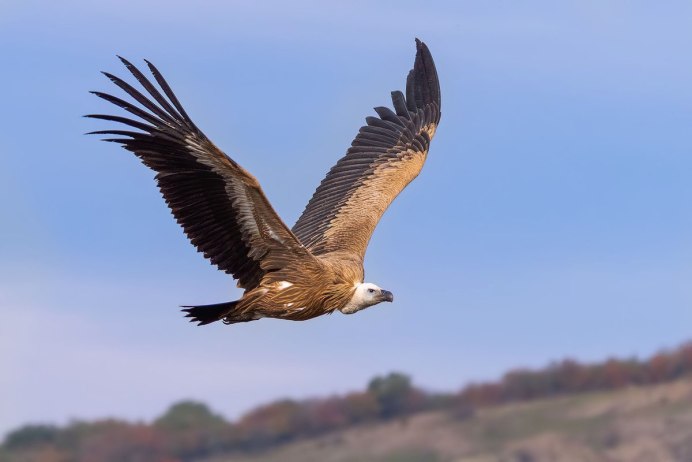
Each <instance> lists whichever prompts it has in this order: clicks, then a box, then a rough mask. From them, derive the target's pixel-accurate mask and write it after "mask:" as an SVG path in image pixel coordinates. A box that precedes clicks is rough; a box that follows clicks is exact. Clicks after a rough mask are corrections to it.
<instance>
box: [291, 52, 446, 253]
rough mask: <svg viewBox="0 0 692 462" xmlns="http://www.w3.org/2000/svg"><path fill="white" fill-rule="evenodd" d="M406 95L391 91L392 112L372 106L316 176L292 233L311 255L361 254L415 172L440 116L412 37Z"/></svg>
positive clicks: (424, 56) (428, 66)
mask: <svg viewBox="0 0 692 462" xmlns="http://www.w3.org/2000/svg"><path fill="white" fill-rule="evenodd" d="M416 49H417V52H416V60H415V63H414V66H413V69H412V70H411V71H410V72H409V74H408V76H407V79H406V96H404V93H402V92H400V91H394V92H392V105H393V107H394V111H392V110H391V109H390V108H387V107H376V108H375V112H376V113H377V115H378V116H379V117H373V116H369V117H367V118H366V119H365V122H366V125H365V126H363V127H362V128H361V129H360V130H359V132H358V135H357V136H356V138H355V139H354V140H353V143H352V144H351V147H350V148H349V149H348V151H347V153H346V155H345V156H344V157H342V158H341V159H340V160H339V161H338V162H337V163H336V165H334V167H332V169H331V170H330V171H329V173H327V176H326V177H325V178H324V180H322V183H321V184H320V185H319V187H318V188H317V190H316V191H315V193H314V195H313V196H312V198H311V199H310V202H308V205H307V207H306V208H305V211H304V212H303V214H302V215H301V217H300V218H299V219H298V221H297V222H296V224H295V225H294V226H293V232H294V234H295V235H296V236H297V237H298V239H300V241H301V242H302V243H303V244H304V245H305V246H306V247H307V248H308V249H309V250H310V251H311V252H312V253H313V254H315V255H320V254H325V253H329V252H349V253H351V254H355V255H356V256H357V257H359V258H360V259H363V258H364V256H365V250H366V248H367V245H368V242H369V240H370V237H371V235H372V233H373V231H374V229H375V227H376V226H377V223H378V222H379V220H380V217H381V216H382V214H383V213H384V212H385V210H386V209H387V207H388V206H389V204H390V203H391V202H392V201H393V200H394V198H396V196H397V195H398V194H399V193H400V192H401V191H402V190H403V189H404V188H405V187H406V185H407V184H408V183H410V182H411V181H412V180H413V179H414V178H415V177H416V176H417V175H418V173H419V172H420V170H421V168H422V167H423V163H424V162H425V158H426V157H427V153H428V149H429V147H430V140H431V139H432V137H433V135H434V133H435V128H436V127H437V125H438V123H439V121H440V108H441V100H440V84H439V81H438V78H437V71H436V70H435V63H434V62H433V59H432V56H431V55H430V51H429V50H428V47H427V46H426V45H425V44H424V43H422V42H420V41H419V40H417V39H416Z"/></svg>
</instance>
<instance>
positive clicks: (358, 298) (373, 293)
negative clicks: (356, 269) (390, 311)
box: [340, 282, 394, 314]
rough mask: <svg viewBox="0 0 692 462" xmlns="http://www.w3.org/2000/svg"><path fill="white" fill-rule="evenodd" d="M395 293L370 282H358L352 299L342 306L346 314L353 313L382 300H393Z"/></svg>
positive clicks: (342, 310)
mask: <svg viewBox="0 0 692 462" xmlns="http://www.w3.org/2000/svg"><path fill="white" fill-rule="evenodd" d="M393 301H394V295H393V294H392V293H391V292H390V291H388V290H384V289H382V288H380V287H378V286H376V285H375V284H372V283H370V282H361V283H358V284H356V288H355V289H354V291H353V295H352V296H351V300H350V301H349V302H348V303H347V304H346V306H344V307H343V308H341V310H340V311H341V312H342V313H344V314H353V313H356V312H358V311H360V310H362V309H364V308H367V307H369V306H373V305H377V304H378V303H381V302H393Z"/></svg>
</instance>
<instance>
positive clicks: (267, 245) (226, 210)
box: [86, 58, 314, 289]
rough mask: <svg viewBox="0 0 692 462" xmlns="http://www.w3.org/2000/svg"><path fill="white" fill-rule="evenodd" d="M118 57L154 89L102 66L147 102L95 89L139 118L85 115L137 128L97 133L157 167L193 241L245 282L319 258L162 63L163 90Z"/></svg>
mask: <svg viewBox="0 0 692 462" xmlns="http://www.w3.org/2000/svg"><path fill="white" fill-rule="evenodd" d="M120 59H121V61H122V62H123V64H125V66H126V67H127V69H128V70H129V71H130V72H131V73H132V75H133V76H134V77H135V78H136V79H137V80H138V81H139V83H140V84H141V85H142V87H143V88H144V89H145V90H146V92H147V93H148V94H149V96H145V95H144V94H142V93H140V92H139V91H138V90H136V89H135V88H134V87H132V86H131V85H129V84H128V83H126V82H125V81H123V80H121V79H119V78H118V77H115V76H114V75H111V74H108V73H105V72H104V74H105V75H106V76H107V77H108V78H109V79H110V80H111V81H112V82H113V83H115V84H116V85H117V86H118V87H120V88H121V89H122V90H124V91H125V93H127V94H128V95H129V96H130V97H131V98H132V99H133V100H135V101H136V102H138V103H139V104H140V105H141V106H142V107H139V106H137V105H136V104H132V103H130V102H128V101H125V100H122V99H120V98H116V97H115V96H111V95H108V94H105V93H100V92H92V93H94V94H95V95H97V96H99V97H101V98H103V99H105V100H106V101H109V102H111V103H113V104H115V105H116V106H119V107H121V108H123V109H125V110H126V111H128V112H129V113H131V114H133V115H134V116H136V117H137V118H138V119H139V120H132V119H129V118H125V117H120V116H114V115H104V114H91V115H88V116H86V117H92V118H96V119H103V120H108V121H113V122H119V123H121V124H124V125H128V126H129V127H132V128H135V129H137V130H138V131H132V130H104V131H96V132H92V133H93V134H105V135H115V136H117V138H107V139H105V140H104V141H113V142H116V143H120V144H121V145H122V146H123V147H124V148H125V149H127V150H129V151H132V152H133V153H134V154H135V155H136V156H137V157H139V158H140V159H141V160H142V162H143V163H144V164H145V165H146V166H147V167H149V168H151V169H152V170H155V171H156V172H157V174H156V181H157V183H158V186H159V189H160V190H161V193H162V194H163V198H164V199H165V201H166V203H167V204H168V206H169V207H170V209H171V210H172V212H173V215H174V216H175V218H176V220H177V221H178V223H179V224H180V225H181V226H182V227H183V230H184V231H185V234H186V235H187V236H188V237H189V238H190V241H191V242H192V244H193V245H195V247H197V249H198V250H199V251H200V252H202V253H204V256H205V257H206V258H208V259H209V260H211V262H212V263H213V264H215V265H216V266H218V267H219V269H221V270H223V271H225V272H226V273H229V274H231V275H233V277H234V278H236V279H237V280H238V286H239V287H242V288H245V289H249V288H253V287H255V286H256V285H257V284H258V283H259V282H260V280H261V278H262V276H264V274H266V273H267V272H269V271H275V270H279V269H281V268H283V267H285V266H286V265H287V264H288V263H289V262H290V261H292V260H294V259H296V258H314V257H312V256H311V255H310V254H309V252H308V251H307V250H306V249H305V248H304V247H303V246H302V245H301V244H300V242H299V241H298V240H297V239H296V237H295V236H294V235H293V233H291V231H290V230H289V229H288V227H287V226H286V225H285V224H284V223H283V221H282V220H281V219H280V218H279V216H278V215H277V214H276V212H275V211H274V209H273V208H272V206H271V204H270V203H269V201H268V200H267V198H266V197H265V195H264V193H263V192H262V188H261V187H260V185H259V183H258V182H257V180H256V179H255V178H254V177H253V176H252V175H251V174H250V173H248V172H247V171H245V170H244V169H243V168H242V167H241V166H240V165H238V164H237V163H236V162H235V161H234V160H233V159H231V158H229V157H228V156H226V155H225V154H224V153H223V152H222V151H221V150H220V149H218V148H217V147H216V146H214V144H213V143H212V142H211V141H209V139H208V138H207V137H206V136H205V135H204V133H202V132H201V131H200V130H199V129H198V128H197V127H196V126H195V124H194V123H193V122H192V121H191V120H190V118H189V117H188V115H187V114H186V113H185V110H184V109H183V107H182V106H181V104H180V102H179V101H178V99H177V98H176V96H175V94H174V93H173V91H172V90H171V88H170V87H169V86H168V84H167V83H166V81H165V80H164V78H163V76H161V74H160V73H159V71H158V70H157V69H156V68H155V67H154V66H153V65H152V64H151V63H149V62H148V61H147V65H148V66H149V70H150V71H151V73H152V74H153V76H154V78H155V80H156V82H157V83H158V84H159V86H160V88H161V89H162V90H163V93H164V94H165V97H164V96H163V95H162V94H161V93H160V92H159V90H158V89H157V88H156V86H154V85H153V84H152V83H151V82H150V81H149V80H148V79H147V78H146V77H145V76H144V74H142V72H140V71H139V70H138V69H137V68H136V67H135V66H133V65H132V64H130V63H129V62H128V61H127V60H125V59H123V58H120ZM142 108H144V109H142Z"/></svg>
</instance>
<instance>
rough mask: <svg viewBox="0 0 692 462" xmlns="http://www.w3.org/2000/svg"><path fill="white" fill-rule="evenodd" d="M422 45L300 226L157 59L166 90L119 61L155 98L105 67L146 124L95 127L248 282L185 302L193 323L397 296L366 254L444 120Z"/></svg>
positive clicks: (203, 248) (319, 310)
mask: <svg viewBox="0 0 692 462" xmlns="http://www.w3.org/2000/svg"><path fill="white" fill-rule="evenodd" d="M416 49H417V51H416V59H415V62H414V66H413V69H412V70H411V71H410V72H409V74H408V78H407V79H406V94H405V95H404V94H403V93H402V92H400V91H394V92H392V103H393V107H394V111H392V110H391V109H389V108H386V107H377V108H375V112H376V113H377V115H378V117H367V118H366V123H367V125H365V126H363V127H362V128H361V129H360V131H359V132H358V135H357V136H356V138H355V140H354V141H353V143H352V144H351V147H350V148H349V149H348V151H347V152H346V155H345V156H344V157H342V158H341V159H339V161H338V162H337V163H336V165H334V167H332V169H331V170H330V171H329V173H327V176H326V177H325V178H324V180H322V183H320V185H319V186H318V188H317V190H316V191H315V194H314V195H313V196H312V198H311V199H310V202H308V205H307V206H306V208H305V211H304V212H303V214H302V215H301V217H300V218H299V219H298V221H297V222H296V224H295V226H294V227H293V229H289V228H288V226H286V224H285V223H284V222H283V221H282V220H281V218H280V217H279V216H278V214H277V213H276V211H274V209H273V207H272V206H271V204H270V203H269V201H268V200H267V198H266V196H265V195H264V192H262V188H261V187H260V184H259V182H258V181H257V180H256V179H255V177H253V176H252V175H251V174H250V173H249V172H247V171H246V170H245V169H244V168H243V167H241V166H240V165H239V164H238V163H237V162H235V161H234V160H233V159H231V158H230V157H228V156H227V155H226V154H224V153H223V151H221V150H220V149H219V148H217V147H216V146H215V145H214V144H213V143H212V142H211V141H210V140H209V139H208V138H207V137H206V136H205V135H204V133H202V131H201V130H200V129H199V128H197V126H196V125H195V124H194V123H193V122H192V120H191V119H190V117H189V116H188V115H187V113H186V112H185V110H184V109H183V107H182V105H181V104H180V102H179V101H178V99H177V98H176V96H175V94H174V93H173V91H172V90H171V88H170V86H169V85H168V83H167V82H166V80H165V79H164V78H163V76H162V75H161V73H160V72H159V71H158V70H157V69H156V67H154V65H153V64H151V63H150V62H148V61H146V63H147V66H148V68H149V70H150V72H151V74H152V75H153V77H154V80H155V81H156V83H157V84H158V86H159V88H160V90H159V89H158V88H157V87H156V86H155V85H154V84H153V83H152V82H151V81H150V80H149V79H148V78H147V77H146V76H145V75H144V74H143V73H142V72H141V71H140V70H139V69H137V68H136V67H135V66H133V65H132V64H131V63H130V62H128V61H127V60H125V59H123V58H120V60H121V61H122V62H123V64H124V65H125V66H126V67H127V69H128V70H129V71H130V72H131V73H132V75H133V76H134V77H135V79H136V80H137V81H138V82H139V84H140V85H141V86H142V88H143V89H144V90H145V91H146V93H148V95H145V94H143V93H141V92H140V91H139V90H137V89H136V88H134V87H133V86H131V85H130V84H128V83H127V82H125V81H124V80H122V79H120V78H118V77H116V76H114V75H112V74H109V73H105V72H104V74H105V75H106V76H107V77H108V78H109V79H110V80H111V81H112V82H113V83H115V84H116V85H117V86H118V87H120V88H121V89H122V90H123V91H124V92H125V93H127V94H128V95H129V96H130V98H132V99H133V100H134V101H136V102H137V103H139V105H137V104H133V103H131V102H128V101H126V100H123V99H120V98H117V97H115V96H111V95H109V94H106V93H101V92H92V93H94V94H95V95H96V96H99V97H101V98H103V99H105V100H106V101H109V102H111V103H113V104H115V105H116V106H120V107H121V108H123V109H125V110H126V111H127V112H129V113H130V114H132V115H134V116H136V118H137V119H139V120H133V119H130V118H127V117H120V116H114V115H105V114H91V115H88V116H87V117H91V118H96V119H103V120H108V121H112V122H118V123H121V124H124V125H127V126H129V127H131V128H134V129H136V130H137V131H133V130H103V131H96V132H91V133H92V134H104V135H109V137H108V138H106V139H105V141H111V142H116V143H120V144H121V145H122V146H123V147H124V148H125V149H127V150H129V151H132V152H133V153H134V154H135V155H136V156H137V157H139V158H140V159H141V161H142V162H143V163H144V164H145V165H146V166H147V167H149V168H151V169H152V170H154V171H156V172H157V174H156V182H157V184H158V186H159V189H160V190H161V193H162V194H163V198H164V199H165V201H166V203H167V204H168V206H169V207H170V209H171V211H172V212H173V215H174V216H175V219H176V221H177V222H178V223H179V224H180V225H181V226H182V228H183V231H184V232H185V234H186V235H187V236H188V238H189V239H190V241H191V242H192V244H193V245H194V246H195V247H197V249H198V250H199V251H200V252H202V253H203V254H204V256H205V257H206V258H208V259H209V260H210V261H211V262H212V263H213V264H215V265H216V266H218V268H219V269H221V270H223V271H225V272H226V273H228V274H230V275H232V276H233V277H234V278H235V279H237V281H238V287H240V288H242V289H244V293H243V296H242V297H241V298H240V299H239V300H235V301H231V302H225V303H219V304H216V305H200V306H187V307H184V308H185V309H184V311H185V312H186V313H187V316H188V317H190V318H191V321H195V322H198V324H199V325H203V324H209V323H211V322H214V321H219V320H222V321H223V322H224V323H227V324H232V323H237V322H246V321H253V320H256V319H261V318H265V317H269V318H281V319H290V320H296V321H302V320H306V319H310V318H314V317H316V316H320V315H322V314H326V313H332V312H334V311H335V310H339V311H341V312H342V313H345V314H351V313H355V312H357V311H360V310H362V309H364V308H367V307H369V306H372V305H375V304H377V303H380V302H383V301H390V302H391V301H392V300H393V295H392V293H391V292H389V291H387V290H384V289H381V288H379V287H378V286H376V285H375V284H372V283H367V282H364V280H363V278H364V270H363V259H364V257H365V251H366V248H367V246H368V242H369V241H370V237H371V236H372V233H373V231H374V230H375V227H376V226H377V223H378V222H379V220H380V217H381V216H382V214H383V213H384V212H385V210H386V209H387V207H388V206H389V204H391V202H392V201H393V200H394V198H395V197H396V196H397V195H398V194H399V193H400V192H401V191H402V190H403V189H404V188H405V187H406V185H408V183H410V182H411V180H413V179H414V178H415V177H416V176H417V175H418V173H419V172H420V170H421V168H422V167H423V163H424V162H425V159H426V157H427V154H428V149H429V147H430V140H431V139H432V137H433V135H434V134H435V129H436V128H437V125H438V123H439V121H440V84H439V81H438V79H437V71H436V70H435V64H434V62H433V59H432V56H431V55H430V51H429V50H428V47H427V46H426V45H425V44H424V43H422V42H421V41H419V40H417V39H416ZM162 92H163V93H162ZM111 136H113V137H111Z"/></svg>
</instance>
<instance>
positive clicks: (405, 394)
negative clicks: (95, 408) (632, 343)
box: [0, 343, 692, 462]
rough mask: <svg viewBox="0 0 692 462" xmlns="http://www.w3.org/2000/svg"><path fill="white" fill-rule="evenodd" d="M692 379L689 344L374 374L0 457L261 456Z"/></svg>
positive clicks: (104, 424) (34, 438)
mask: <svg viewBox="0 0 692 462" xmlns="http://www.w3.org/2000/svg"><path fill="white" fill-rule="evenodd" d="M685 375H692V343H688V344H685V345H682V346H681V347H679V348H677V349H675V350H672V351H666V352H661V353H658V354H656V355H654V356H652V357H651V358H649V359H647V360H637V359H625V360H621V359H609V360H607V361H605V362H602V363H596V364H582V363H579V362H577V361H574V360H569V359H567V360H563V361H560V362H556V363H553V364H550V365H549V366H547V367H545V368H543V369H540V370H529V369H517V370H513V371H510V372H508V373H506V374H505V375H504V376H503V377H502V378H501V379H500V380H498V381H495V382H487V383H476V384H470V385H467V386H466V387H464V388H463V389H462V390H461V391H459V392H458V393H449V394H432V393H428V392H425V391H423V390H421V389H419V388H417V387H415V386H413V385H412V383H411V380H410V378H409V377H408V376H406V375H403V374H399V373H391V374H389V375H387V376H382V377H375V378H374V379H372V380H371V381H370V383H369V384H368V386H367V387H366V389H365V390H363V391H357V392H352V393H349V394H346V395H340V396H331V397H327V398H319V399H309V400H301V401H297V400H290V399H284V400H279V401H276V402H273V403H270V404H267V405H264V406H260V407H257V408H255V409H253V410H251V411H250V412H248V413H247V414H245V415H244V416H242V417H241V418H240V419H238V420H237V421H235V422H229V421H228V420H226V419H225V418H223V417H222V416H220V415H218V414H215V413H214V412H212V411H211V410H210V409H209V408H208V407H207V406H206V405H204V404H202V403H198V402H193V401H183V402H179V403H176V404H174V405H172V406H171V407H170V408H169V409H168V410H167V411H166V412H165V413H164V414H163V415H162V416H160V417H159V418H157V419H156V420H154V421H153V422H152V423H131V422H125V421H120V420H114V419H106V420H100V421H95V422H74V423H71V424H69V425H67V426H64V427H58V426H53V425H27V426H24V427H21V428H19V429H17V430H15V431H13V432H11V433H9V434H8V435H7V437H6V438H5V441H4V443H3V444H2V446H1V447H0V460H2V461H8V462H24V461H26V462H29V461H41V462H111V461H113V462H115V461H118V462H120V461H128V462H140V461H141V462H147V461H157V462H176V461H180V462H182V461H191V460H198V459H203V458H205V457H208V456H213V455H217V454H223V453H231V452H238V451H242V452H248V451H258V450H262V449H265V448H268V447H271V446H274V445H277V444H282V443H285V442H288V441H291V440H295V439H299V438H307V437H312V436H316V435H320V434H323V433H326V432H330V431H334V430H338V429H341V428H345V427H348V426H353V425H359V424H367V423H368V422H374V421H381V420H386V419H400V418H404V417H406V416H408V415H411V414H413V413H416V412H420V411H425V410H432V409H446V410H449V411H451V412H452V413H453V415H456V416H458V417H462V418H466V417H468V416H471V415H473V413H474V410H475V409H477V408H479V407H484V406H494V405H500V404H504V403H509V402H516V401H525V400H531V399H538V398H545V397H551V396H558V395H564V394H571V393H582V392H589V391H597V390H612V389H618V388H623V387H628V386H636V385H648V384H656V383H661V382H666V381H671V380H675V379H678V378H680V377H683V376H685Z"/></svg>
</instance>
